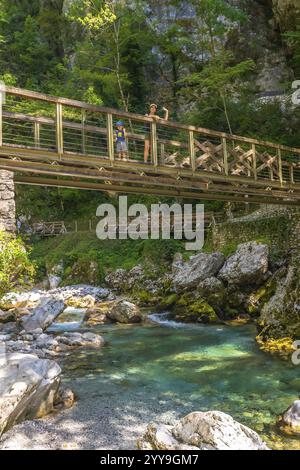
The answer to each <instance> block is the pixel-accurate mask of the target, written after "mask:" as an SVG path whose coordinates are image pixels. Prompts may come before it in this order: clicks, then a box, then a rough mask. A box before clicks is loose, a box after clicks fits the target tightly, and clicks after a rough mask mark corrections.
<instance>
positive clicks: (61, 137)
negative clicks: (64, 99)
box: [56, 103, 64, 155]
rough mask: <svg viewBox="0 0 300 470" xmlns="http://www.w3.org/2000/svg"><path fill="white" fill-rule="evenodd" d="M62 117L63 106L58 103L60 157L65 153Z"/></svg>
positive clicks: (57, 144)
mask: <svg viewBox="0 0 300 470" xmlns="http://www.w3.org/2000/svg"><path fill="white" fill-rule="evenodd" d="M62 115H63V111H62V105H61V104H60V103H56V150H57V153H58V154H59V155H62V154H63V151H64V139H63V123H62Z"/></svg>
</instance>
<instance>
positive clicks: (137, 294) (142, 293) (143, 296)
mask: <svg viewBox="0 0 300 470" xmlns="http://www.w3.org/2000/svg"><path fill="white" fill-rule="evenodd" d="M131 297H132V300H134V301H135V302H137V303H138V304H139V305H140V306H149V305H156V304H157V303H159V302H160V298H159V297H158V296H157V295H156V294H153V293H152V292H150V291H148V290H146V289H135V290H134V291H133V293H132V296H131Z"/></svg>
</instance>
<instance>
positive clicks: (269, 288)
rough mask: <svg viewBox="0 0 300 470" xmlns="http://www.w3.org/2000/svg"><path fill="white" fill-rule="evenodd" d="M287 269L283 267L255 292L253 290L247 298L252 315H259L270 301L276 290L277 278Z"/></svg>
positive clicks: (248, 309) (248, 311) (247, 307)
mask: <svg viewBox="0 0 300 470" xmlns="http://www.w3.org/2000/svg"><path fill="white" fill-rule="evenodd" d="M284 272H285V270H284V269H281V270H280V271H278V272H277V273H275V275H273V276H272V277H271V278H270V279H268V281H267V282H266V283H265V284H264V285H263V286H262V287H260V288H259V289H258V290H256V291H255V292H252V293H251V294H250V295H249V297H248V300H247V305H246V310H247V313H248V314H249V315H251V316H257V315H259V313H260V311H261V309H262V307H263V306H264V305H265V304H266V303H267V302H269V300H270V299H271V297H272V296H273V295H274V294H275V292H276V286H277V280H278V279H279V278H280V277H281V276H282V275H283V274H284Z"/></svg>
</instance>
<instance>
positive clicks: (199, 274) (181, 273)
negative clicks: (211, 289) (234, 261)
mask: <svg viewBox="0 0 300 470" xmlns="http://www.w3.org/2000/svg"><path fill="white" fill-rule="evenodd" d="M224 261H225V258H224V255H223V254H222V253H199V254H198V255H196V256H193V257H191V259H190V260H189V261H188V262H187V263H185V264H183V265H181V266H180V265H179V266H178V267H177V269H176V270H175V273H174V276H173V284H174V287H175V288H176V290H178V291H179V290H184V289H190V288H193V287H196V286H197V285H198V284H199V283H200V282H202V281H204V279H207V278H210V277H213V276H215V275H216V274H217V273H218V272H219V270H220V269H221V267H222V266H223V264H224Z"/></svg>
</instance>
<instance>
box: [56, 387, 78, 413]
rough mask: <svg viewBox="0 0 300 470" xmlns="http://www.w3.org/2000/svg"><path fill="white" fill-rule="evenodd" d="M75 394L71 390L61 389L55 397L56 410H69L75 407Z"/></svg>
mask: <svg viewBox="0 0 300 470" xmlns="http://www.w3.org/2000/svg"><path fill="white" fill-rule="evenodd" d="M74 402H75V394H74V392H73V390H71V389H70V388H62V387H59V389H58V392H57V395H56V397H55V402H54V406H55V408H56V409H59V410H62V409H68V408H71V407H72V406H73V405H74Z"/></svg>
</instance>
